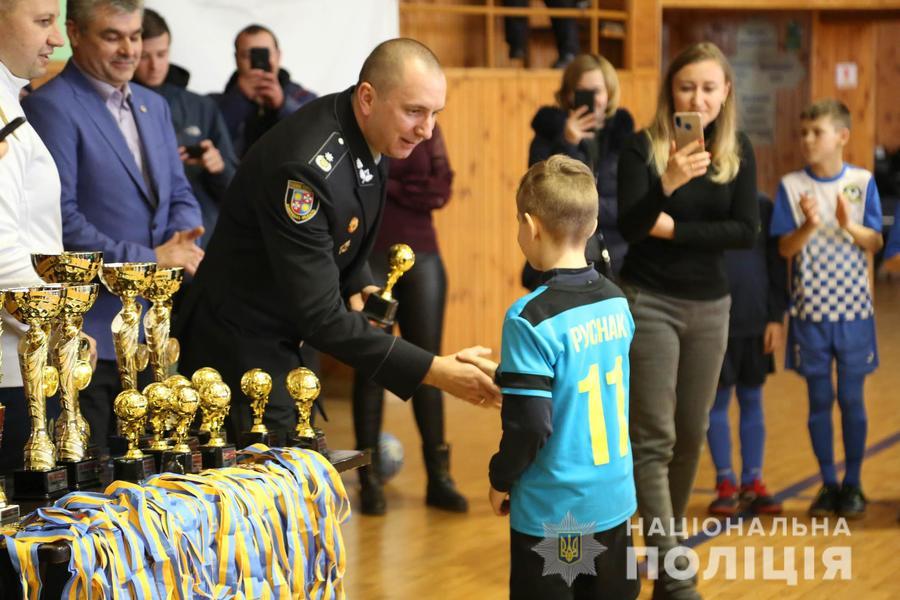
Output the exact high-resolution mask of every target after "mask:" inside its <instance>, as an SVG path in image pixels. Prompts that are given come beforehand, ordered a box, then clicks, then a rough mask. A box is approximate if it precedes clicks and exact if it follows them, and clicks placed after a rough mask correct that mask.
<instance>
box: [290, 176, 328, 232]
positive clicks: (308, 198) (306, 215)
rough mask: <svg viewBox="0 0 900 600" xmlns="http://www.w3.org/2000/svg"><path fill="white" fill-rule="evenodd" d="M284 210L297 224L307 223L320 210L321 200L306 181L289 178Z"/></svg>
mask: <svg viewBox="0 0 900 600" xmlns="http://www.w3.org/2000/svg"><path fill="white" fill-rule="evenodd" d="M284 210H285V212H287V216H288V218H289V219H290V220H291V221H293V222H294V223H296V224H298V225H299V224H301V223H306V222H307V221H309V220H310V219H312V218H313V217H315V216H316V213H318V212H319V200H318V199H317V198H316V196H315V194H314V193H313V191H312V188H310V187H309V186H308V185H306V184H305V183H302V182H300V181H294V180H293V179H290V180H288V183H287V190H286V191H285V193H284Z"/></svg>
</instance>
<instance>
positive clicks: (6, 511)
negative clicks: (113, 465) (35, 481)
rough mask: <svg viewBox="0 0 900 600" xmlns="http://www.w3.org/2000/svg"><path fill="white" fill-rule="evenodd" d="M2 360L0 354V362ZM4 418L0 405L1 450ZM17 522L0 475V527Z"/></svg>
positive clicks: (0, 292)
mask: <svg viewBox="0 0 900 600" xmlns="http://www.w3.org/2000/svg"><path fill="white" fill-rule="evenodd" d="M5 296H6V292H4V291H3V290H0V306H2V305H3V299H4V298H5ZM2 333H3V322H2V321H0V334H2ZM2 359H3V356H2V353H0V360H2ZM5 418H6V407H5V406H3V405H2V404H0V449H2V448H3V422H4V420H5ZM18 520H19V505H18V504H10V503H9V501H8V500H7V499H6V480H5V479H4V477H3V475H0V525H6V524H8V523H13V522H15V521H18Z"/></svg>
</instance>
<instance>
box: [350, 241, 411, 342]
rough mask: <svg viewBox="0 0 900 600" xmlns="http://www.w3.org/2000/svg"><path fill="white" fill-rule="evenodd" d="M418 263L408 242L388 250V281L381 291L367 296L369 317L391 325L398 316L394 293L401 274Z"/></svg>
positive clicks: (385, 324)
mask: <svg viewBox="0 0 900 600" xmlns="http://www.w3.org/2000/svg"><path fill="white" fill-rule="evenodd" d="M414 264H416V255H415V253H414V252H413V251H412V248H410V247H409V246H407V245H406V244H394V245H393V246H391V248H390V250H389V251H388V266H389V268H390V270H389V271H388V278H387V283H385V285H384V288H382V289H381V291H379V292H376V293H374V294H370V295H369V297H368V298H366V304H365V306H364V307H363V312H364V313H365V315H366V316H367V317H369V319H371V320H372V321H375V322H377V323H380V324H381V325H382V326H384V327H391V326H393V325H394V321H395V320H396V318H397V300H396V299H395V298H394V296H393V294H392V290H393V289H394V286H395V285H396V284H397V281H398V280H399V279H400V276H401V275H403V274H404V273H406V272H407V271H409V270H410V269H412V267H413V265H414Z"/></svg>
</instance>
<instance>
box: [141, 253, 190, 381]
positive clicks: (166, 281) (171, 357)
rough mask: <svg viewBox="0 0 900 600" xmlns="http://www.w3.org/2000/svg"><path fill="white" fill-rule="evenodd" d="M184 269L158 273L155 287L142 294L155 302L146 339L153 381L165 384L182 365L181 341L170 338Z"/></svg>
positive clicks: (146, 321) (146, 319)
mask: <svg viewBox="0 0 900 600" xmlns="http://www.w3.org/2000/svg"><path fill="white" fill-rule="evenodd" d="M183 279H184V269H183V268H182V267H173V268H170V269H156V272H155V273H154V274H153V281H152V283H151V284H150V285H149V286H147V289H145V290H144V292H143V293H142V294H141V295H142V296H143V297H144V298H146V299H147V300H149V301H150V302H152V303H153V304H152V306H151V307H150V308H149V310H147V314H146V315H144V336H146V338H147V348H148V350H149V352H150V368H151V369H152V370H153V381H157V382H160V381H164V380H165V379H166V377H168V376H169V368H170V367H171V366H172V365H173V364H175V362H177V361H178V354H179V347H178V340H176V339H175V338H170V337H169V330H170V329H171V325H172V296H173V295H175V292H177V291H178V288H180V287H181V282H182V280H183Z"/></svg>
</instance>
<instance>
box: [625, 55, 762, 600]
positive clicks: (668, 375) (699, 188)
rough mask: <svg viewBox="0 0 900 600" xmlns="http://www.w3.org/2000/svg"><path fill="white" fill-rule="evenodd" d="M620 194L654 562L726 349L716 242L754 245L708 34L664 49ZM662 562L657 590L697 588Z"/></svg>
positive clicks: (679, 501)
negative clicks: (652, 105) (695, 126)
mask: <svg viewBox="0 0 900 600" xmlns="http://www.w3.org/2000/svg"><path fill="white" fill-rule="evenodd" d="M679 112H696V113H699V114H700V122H701V125H702V127H703V134H704V137H703V141H700V140H696V141H693V142H691V143H690V144H686V145H685V146H684V147H682V148H678V147H676V142H675V125H674V120H675V113H679ZM618 198H619V221H618V223H619V229H620V231H621V232H622V235H623V236H624V237H625V240H626V241H627V242H628V243H629V249H628V254H627V255H626V256H625V263H624V265H623V267H622V271H621V279H622V284H623V289H624V291H625V294H626V296H627V297H628V300H629V303H630V305H631V311H632V314H633V315H634V320H635V335H634V341H633V343H632V346H631V350H630V358H631V424H630V429H631V442H632V450H633V454H634V466H635V484H636V487H637V495H638V507H639V510H640V513H641V516H642V518H643V519H642V526H643V528H644V539H645V540H646V544H647V545H648V546H655V547H656V548H658V550H659V560H660V562H659V564H660V565H662V564H663V560H664V558H665V554H666V552H669V551H671V550H672V549H673V548H675V547H676V546H677V545H678V540H677V539H676V537H675V535H673V523H675V524H677V523H679V522H680V519H681V518H682V517H683V516H684V513H685V509H686V507H687V503H688V499H689V497H690V492H691V488H692V485H693V482H694V476H695V475H696V472H697V464H698V461H699V458H700V452H701V448H702V444H703V440H704V437H705V434H706V428H707V422H708V418H709V410H710V407H711V405H712V402H713V400H714V398H715V393H716V385H717V382H718V378H719V371H720V369H721V366H722V358H723V356H724V354H725V347H726V342H727V335H728V317H729V307H730V305H731V298H730V296H729V292H728V290H729V288H728V281H727V278H726V273H725V263H724V256H723V251H724V250H726V249H731V248H750V247H752V246H753V244H754V241H755V239H756V235H757V231H758V228H759V208H758V204H757V198H756V164H755V160H754V156H753V148H752V146H751V144H750V141H749V139H748V138H747V137H746V136H745V135H744V134H743V133H741V132H739V131H738V130H737V109H736V106H735V98H734V84H733V76H732V70H731V67H730V65H729V64H728V60H727V59H726V58H725V56H724V55H723V54H722V52H721V51H720V50H719V49H718V48H717V47H716V46H715V45H714V44H710V43H701V44H695V45H693V46H690V47H689V48H687V49H685V50H684V51H683V52H681V53H680V54H679V55H678V56H677V57H675V59H674V60H673V61H672V63H671V65H670V66H669V68H668V71H667V73H666V76H665V79H664V81H663V83H662V86H661V88H660V93H659V101H658V106H657V111H656V116H655V118H654V120H653V122H652V123H651V125H650V126H649V127H648V128H647V129H645V130H643V131H640V132H638V133H637V134H636V135H635V136H634V137H633V138H632V140H631V141H630V143H628V144H626V146H625V148H624V149H623V151H622V154H621V155H620V158H619V172H618ZM682 558H683V557H682ZM679 560H681V559H679ZM676 564H677V561H676ZM660 571H661V572H660V578H659V579H658V580H657V581H656V584H655V588H654V594H653V598H673V599H678V600H681V599H696V598H699V597H700V596H699V594H698V593H697V590H696V587H695V584H694V582H693V581H691V580H684V581H682V580H677V579H673V578H672V577H670V576H669V575H668V574H667V573H665V572H664V569H660Z"/></svg>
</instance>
